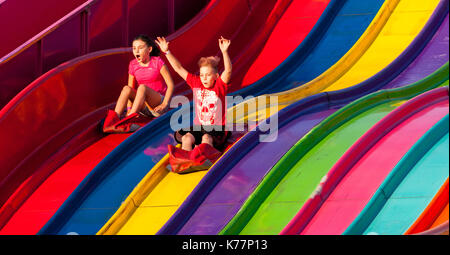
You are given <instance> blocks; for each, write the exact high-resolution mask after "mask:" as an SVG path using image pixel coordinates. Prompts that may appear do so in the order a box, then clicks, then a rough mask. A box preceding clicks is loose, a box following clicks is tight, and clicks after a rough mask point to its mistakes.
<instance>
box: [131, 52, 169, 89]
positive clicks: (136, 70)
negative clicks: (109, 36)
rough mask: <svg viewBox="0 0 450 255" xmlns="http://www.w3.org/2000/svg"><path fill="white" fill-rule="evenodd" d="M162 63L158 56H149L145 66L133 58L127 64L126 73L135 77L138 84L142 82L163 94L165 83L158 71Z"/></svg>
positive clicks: (165, 87)
mask: <svg viewBox="0 0 450 255" xmlns="http://www.w3.org/2000/svg"><path fill="white" fill-rule="evenodd" d="M163 65H164V61H163V60H162V59H161V58H160V57H151V58H150V63H149V65H148V66H147V67H145V66H141V65H139V62H137V60H136V59H133V60H131V61H130V65H129V66H128V73H129V74H130V75H133V76H134V77H135V78H136V80H137V82H138V84H139V85H142V84H143V85H145V86H147V87H149V88H151V89H153V90H155V91H156V92H158V93H160V94H161V95H163V96H164V95H165V93H166V90H167V85H166V83H165V82H164V79H163V77H162V76H161V73H160V71H161V68H162V66H163Z"/></svg>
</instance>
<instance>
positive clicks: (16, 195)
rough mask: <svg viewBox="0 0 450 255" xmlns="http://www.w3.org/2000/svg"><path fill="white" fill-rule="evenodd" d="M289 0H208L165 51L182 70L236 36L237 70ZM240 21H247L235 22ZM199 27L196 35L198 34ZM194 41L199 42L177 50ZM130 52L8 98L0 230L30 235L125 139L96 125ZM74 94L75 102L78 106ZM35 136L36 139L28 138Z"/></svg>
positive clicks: (55, 75) (97, 56)
mask: <svg viewBox="0 0 450 255" xmlns="http://www.w3.org/2000/svg"><path fill="white" fill-rule="evenodd" d="M289 2H290V0H289V1H288V0H283V1H281V0H280V1H275V0H272V1H261V2H259V3H258V1H257V2H255V3H256V5H255V6H253V8H252V10H251V11H250V10H249V6H248V5H247V3H242V1H237V0H236V1H226V2H225V1H220V0H217V1H212V2H211V3H210V4H209V5H208V6H207V7H206V8H205V9H204V10H203V11H202V12H201V13H200V14H199V15H198V16H197V17H196V18H194V20H192V21H191V22H189V24H187V25H186V26H185V27H183V28H182V29H181V30H180V31H178V32H177V33H175V34H174V35H172V36H171V37H170V38H169V39H170V40H171V42H172V43H171V47H172V50H173V51H174V52H180V54H179V58H180V59H181V60H183V61H184V63H186V66H187V67H190V68H193V67H194V66H196V61H197V57H198V56H202V55H207V54H214V53H215V52H216V51H217V50H216V47H217V45H215V44H214V45H213V44H212V43H210V42H211V41H213V42H216V41H217V38H218V37H219V36H220V35H224V36H227V37H229V38H234V37H237V36H239V38H242V40H244V41H245V42H248V41H252V44H250V45H249V44H248V43H246V44H245V47H244V45H239V44H238V43H236V46H235V49H236V51H238V50H239V49H241V50H243V49H244V48H245V49H246V51H245V53H243V54H237V53H235V55H239V56H240V57H241V61H239V60H237V61H236V69H239V68H240V67H244V68H245V66H246V65H247V63H246V60H247V59H252V56H253V55H254V54H257V52H258V50H259V48H260V47H261V45H262V44H263V43H264V41H265V39H266V38H265V36H267V35H268V34H269V33H270V31H271V26H272V27H273V25H274V24H275V23H276V22H275V21H276V19H277V17H278V15H279V12H280V11H282V10H283V9H285V8H286V6H287V5H288V4H289ZM274 7H276V8H274ZM218 13H220V14H221V15H223V19H220V20H218V19H216V17H217V16H218ZM231 13H232V14H233V15H234V14H237V13H238V14H239V15H238V16H239V17H241V19H237V18H236V19H233V22H230V21H229V20H227V19H226V17H227V15H231ZM211 19H214V20H215V21H214V22H215V24H216V26H217V27H221V30H220V31H218V30H217V31H216V30H210V29H206V30H205V27H208V28H210V26H211ZM274 19H275V21H274ZM244 20H245V21H247V23H245V24H244V25H243V24H242V21H244ZM263 21H264V22H266V21H267V26H264V27H262V28H261V30H251V31H254V32H253V33H249V32H248V31H246V30H245V29H247V28H249V27H254V26H255V24H261V23H263ZM239 28H240V29H239ZM204 31H209V32H208V33H204ZM236 31H237V32H236ZM200 32H201V34H202V37H199V36H198V34H199V33H200ZM219 33H220V34H219ZM231 35H233V36H231ZM193 38H195V40H193ZM194 41H195V43H198V44H202V45H204V47H203V48H198V47H195V49H192V50H190V51H183V48H184V47H186V46H189V45H190V44H193V43H194ZM182 42H185V44H183V43H182ZM214 46H215V47H214ZM183 52H184V54H181V53H183ZM131 57H132V56H131V54H130V49H129V48H123V49H112V50H105V51H100V52H96V53H92V54H88V55H86V56H83V57H81V58H77V59H75V60H73V61H70V62H68V63H65V64H63V65H61V66H59V67H58V68H56V69H53V70H52V71H50V72H48V73H46V74H45V75H44V76H42V77H40V78H39V79H38V80H36V81H35V82H34V83H33V84H31V85H30V86H28V87H27V89H26V90H25V91H22V92H21V93H20V94H19V96H18V97H16V98H17V100H16V101H15V102H14V104H12V103H10V104H8V106H7V107H5V108H4V109H2V111H1V113H0V116H2V117H1V118H0V123H1V124H0V129H1V131H2V139H4V141H10V140H11V142H7V143H5V144H9V146H8V147H7V148H6V147H5V148H1V152H2V156H3V157H2V159H1V160H2V162H1V163H2V165H3V166H5V168H4V169H5V172H4V173H3V172H2V173H1V174H2V176H1V177H2V179H1V180H2V181H1V185H2V194H1V195H2V197H1V200H0V201H1V202H2V203H1V204H2V205H3V206H2V208H1V211H0V223H1V226H5V224H6V223H8V226H5V227H4V228H3V229H2V233H30V234H31V233H36V232H37V231H39V229H40V228H41V227H42V226H43V225H44V224H45V223H46V222H47V221H48V219H50V218H51V217H52V215H53V213H54V212H55V211H56V210H57V209H58V208H59V207H60V205H61V204H62V203H63V202H64V201H65V200H66V198H67V197H68V196H69V195H70V194H71V193H72V191H73V190H74V189H75V188H76V187H77V186H78V185H79V184H80V182H81V181H82V180H83V179H84V178H85V177H86V176H87V175H88V173H89V172H90V171H91V170H92V169H93V168H94V167H95V166H96V165H97V164H98V162H100V161H101V160H102V159H103V157H105V156H106V155H108V153H109V152H110V151H111V150H113V149H114V148H115V147H116V146H117V145H118V144H120V142H122V141H123V140H124V139H125V138H126V137H128V135H109V136H106V137H103V135H102V134H101V133H100V132H99V131H98V128H97V126H98V123H99V121H100V120H101V119H102V118H103V117H104V116H105V113H106V109H107V108H109V107H111V105H112V104H113V103H114V102H115V101H116V100H117V97H118V95H119V93H120V90H121V88H122V87H123V82H124V81H126V75H127V72H126V70H127V66H128V62H129V60H130V59H131ZM94 70H95V71H96V73H95V75H93V71H94ZM174 77H175V76H174ZM61 81H64V82H63V83H62V82H61ZM99 84H100V85H101V86H99ZM182 87H185V85H184V84H182V83H180V84H178V85H177V90H178V91H179V93H181V91H183V89H182ZM105 91H108V93H107V94H105V93H104V92H105ZM50 95H53V97H52V99H53V101H50V100H49V99H48V98H49V96H50ZM61 95H63V96H61ZM64 95H65V96H64ZM86 95H89V96H86ZM81 98H83V100H82V101H83V104H79V102H80V101H79V100H80V99H81ZM36 102H40V103H41V108H38V109H36V108H35V107H34V106H35V104H36ZM55 105H56V107H55ZM75 106H76V107H75ZM24 113H25V115H24ZM24 116H25V118H24ZM27 123H33V125H31V124H30V125H29V124H27ZM49 123H51V124H52V125H49ZM23 126H27V127H28V130H27V132H23V133H21V134H20V136H22V137H23V139H22V140H21V143H17V141H16V142H13V141H12V140H14V139H15V137H16V136H13V135H11V134H16V133H17V132H18V131H21V130H23V128H21V127H23ZM35 133H39V134H40V136H35V135H33V134H35ZM25 138H28V139H25ZM24 155H27V156H24ZM24 159H25V160H24ZM69 159H70V160H69ZM2 169H3V168H2ZM6 170H8V171H7V172H6ZM142 176H143V175H142ZM142 176H141V177H140V178H142ZM138 178H139V177H138ZM133 186H134V185H133ZM42 201H51V203H43V202H42ZM25 202H26V203H25ZM19 209H20V210H19ZM16 212H17V213H16ZM13 216H14V217H13ZM23 222H26V223H23Z"/></svg>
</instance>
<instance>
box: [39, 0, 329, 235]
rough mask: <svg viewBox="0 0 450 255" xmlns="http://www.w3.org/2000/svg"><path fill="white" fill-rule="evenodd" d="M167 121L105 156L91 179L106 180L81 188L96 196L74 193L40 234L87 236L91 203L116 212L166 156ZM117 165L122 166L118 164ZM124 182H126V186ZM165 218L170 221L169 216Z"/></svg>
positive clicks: (182, 182)
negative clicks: (84, 223) (83, 222)
mask: <svg viewBox="0 0 450 255" xmlns="http://www.w3.org/2000/svg"><path fill="white" fill-rule="evenodd" d="M300 2H303V3H305V2H304V1H300ZM318 4H320V5H319V6H322V8H317V7H318V6H317V5H311V6H310V7H308V8H311V10H316V11H320V13H321V12H322V11H323V10H324V9H325V6H324V5H323V2H318ZM298 6H299V5H298V4H297V8H299V7H298ZM300 6H302V5H300ZM320 13H319V15H317V17H316V19H318V18H319V16H320ZM291 15H292V14H291ZM309 15H310V13H309ZM290 18H291V19H295V17H292V16H291V17H290ZM300 20H301V19H300ZM287 24H289V23H285V25H287ZM291 25H295V26H297V23H296V22H293V23H291ZM311 28H312V25H311ZM277 29H278V26H277V27H276V29H275V30H277ZM275 30H274V31H275ZM302 33H303V32H302ZM300 39H302V37H300ZM287 43H289V44H290V42H287ZM289 44H288V46H289ZM292 46H293V47H292ZM296 46H297V45H291V46H289V48H291V49H292V50H294V49H295V47H296ZM271 50H278V47H275V48H274V49H271ZM288 54H289V53H288ZM268 55H270V54H268ZM266 56H267V54H266ZM261 57H264V55H263V54H261ZM260 62H261V63H264V62H265V61H260ZM233 69H234V70H236V69H235V68H234V64H233ZM236 71H238V70H236ZM239 73H240V72H237V75H238V76H239ZM234 81H235V80H234V78H233V82H234ZM164 118H165V120H164ZM169 118H170V115H169V116H163V117H162V118H158V119H156V120H155V121H153V122H152V123H150V124H149V125H147V126H146V127H144V128H143V129H141V130H139V131H138V132H136V133H135V134H134V135H133V136H131V137H130V138H129V139H127V140H126V141H125V142H124V143H122V144H121V145H120V146H119V147H117V149H116V150H114V151H113V152H112V153H111V154H110V155H108V157H107V158H105V160H104V161H102V162H101V163H100V165H98V167H97V168H96V169H94V171H95V173H93V174H92V176H95V175H106V176H107V177H108V178H104V179H102V180H101V183H96V181H97V182H98V180H92V181H91V183H89V184H85V185H83V186H84V187H90V188H89V189H93V187H95V190H96V192H92V193H91V190H88V189H85V190H77V191H76V192H75V193H74V196H73V197H71V198H69V200H68V201H67V202H66V204H65V205H67V206H66V207H65V206H63V208H62V210H60V211H59V212H58V213H57V215H55V216H56V217H54V219H52V222H50V223H49V224H48V225H47V226H46V228H45V229H43V231H41V233H67V232H77V233H86V231H85V230H81V232H78V231H80V225H79V224H77V225H76V223H77V222H76V219H77V218H79V217H83V216H82V214H90V213H93V214H95V215H99V213H98V212H95V211H93V210H85V209H84V208H88V207H86V206H89V205H88V204H89V203H92V202H94V201H99V200H101V201H102V203H108V204H110V205H109V206H108V207H109V208H111V207H113V208H116V209H117V208H119V206H120V204H121V202H122V201H123V200H124V199H125V198H126V197H127V196H128V195H129V194H130V193H131V191H132V188H134V187H135V186H136V184H137V183H138V182H139V181H140V180H141V179H142V177H143V175H145V174H146V173H147V172H148V171H149V169H151V167H152V166H154V164H155V162H158V161H159V160H160V159H161V158H162V156H163V155H164V154H165V153H166V152H167V144H168V143H173V138H171V137H170V136H169V134H171V133H172V131H171V129H170V127H169V121H168V120H169ZM135 139H136V140H135ZM136 141H139V142H138V143H136ZM149 141H151V142H149ZM121 151H128V152H131V151H133V152H132V153H130V154H131V155H130V154H128V155H127V157H126V158H124V157H121V156H120V157H118V155H124V154H123V153H122V152H121ZM116 153H118V154H116ZM113 161H114V162H113ZM119 161H120V162H121V163H120V164H117V163H118V162H119ZM111 163H113V164H114V165H117V166H118V167H114V166H111ZM113 170H114V171H113ZM106 171H108V172H106ZM109 171H111V172H109ZM130 171H135V172H136V173H137V172H139V174H142V176H138V177H136V176H132V175H130ZM150 172H154V171H150ZM124 174H125V175H126V176H127V180H125V179H124V178H123V176H124ZM199 174H204V173H199ZM156 175H157V176H159V177H160V178H163V179H164V180H166V181H161V179H159V180H158V179H156V180H155V185H156V184H161V185H156V186H158V187H162V189H163V190H171V187H173V186H171V185H178V186H176V188H177V189H178V190H181V191H184V190H189V188H190V187H191V190H192V189H193V188H194V186H195V184H194V185H192V183H195V182H197V183H198V177H196V176H198V174H192V175H189V176H183V178H180V177H177V178H179V179H180V181H179V182H177V181H175V180H173V178H175V177H171V176H172V175H168V174H167V170H164V171H163V172H158V174H156ZM167 176H168V177H167ZM169 177H170V178H171V179H170V178H169ZM117 178H120V179H117ZM190 178H192V179H190ZM196 178H197V180H196ZM88 179H89V177H88ZM169 180H171V181H169ZM117 181H120V183H121V185H120V187H121V189H120V190H117V189H116V190H117V192H118V193H119V192H120V194H111V192H110V190H109V189H105V188H107V187H110V185H111V184H112V183H117ZM125 182H129V184H127V183H125ZM167 183H170V185H166V184H167ZM90 185H92V186H90ZM155 185H153V186H150V187H151V188H152V189H153V188H154V187H155ZM164 185H166V186H164ZM180 185H184V186H180ZM185 187H186V188H185ZM87 191H88V192H89V193H90V195H89V196H87V198H86V195H87V194H86V195H85V194H84V193H85V192H87ZM153 194H158V195H159V196H164V194H166V195H169V194H170V193H169V192H165V193H164V192H158V193H156V192H155V193H153ZM188 194H189V192H187V194H186V195H185V196H187V195H188ZM183 195H184V193H183V192H180V194H179V195H178V196H177V198H178V199H181V201H180V203H181V202H182V196H183ZM180 197H181V198H180ZM80 198H81V199H83V201H81V200H80ZM84 198H86V199H85V200H84ZM177 198H174V199H177ZM155 201H158V200H155ZM159 201H161V198H160V199H159ZM164 201H165V200H164ZM71 203H80V204H81V205H80V204H78V205H76V208H73V207H71V206H70V207H69V205H70V204H71ZM96 203H98V202H96ZM111 204H112V205H111ZM72 209H74V210H73V211H72ZM163 209H164V208H163ZM169 209H170V208H169ZM65 211H66V212H65ZM114 211H115V210H114ZM114 211H112V213H111V215H110V216H112V214H113V213H114ZM67 214H70V217H71V220H69V221H64V222H62V221H59V220H58V219H57V218H58V217H60V218H61V219H62V218H63V217H65V216H64V215H67ZM110 216H109V217H110ZM102 217H103V216H102ZM109 217H104V218H102V219H100V217H99V220H98V222H95V224H92V229H90V230H89V231H92V230H94V228H97V229H96V230H95V232H97V231H98V230H100V228H101V227H102V226H103V224H105V223H106V221H107V220H108V219H109ZM166 217H167V216H166ZM168 217H170V215H169V216H168ZM150 218H152V217H150ZM155 221H157V219H155ZM163 223H164V222H162V224H163ZM58 224H61V225H64V224H65V225H64V226H57V225H58ZM53 228H56V229H58V230H57V231H61V232H57V231H55V230H53ZM73 229H77V230H78V231H77V230H73ZM156 230H157V229H156ZM83 231H84V232H83ZM148 231H152V229H150V228H149V229H148ZM95 232H94V233H95ZM88 233H92V232H88Z"/></svg>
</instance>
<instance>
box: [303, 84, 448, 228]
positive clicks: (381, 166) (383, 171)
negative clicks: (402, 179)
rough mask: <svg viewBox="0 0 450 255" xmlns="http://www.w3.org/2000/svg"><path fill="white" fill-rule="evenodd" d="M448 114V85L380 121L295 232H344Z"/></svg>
mask: <svg viewBox="0 0 450 255" xmlns="http://www.w3.org/2000/svg"><path fill="white" fill-rule="evenodd" d="M447 114H448V88H447V87H443V88H437V89H434V90H432V91H429V92H427V93H424V94H421V95H419V96H417V97H415V98H413V99H411V100H409V101H408V102H406V103H405V104H403V105H402V106H401V107H399V108H397V109H396V110H394V111H393V112H392V113H390V114H389V115H387V116H386V117H385V118H383V119H382V120H381V121H379V122H378V123H377V124H376V125H375V126H373V127H372V128H371V129H370V130H369V131H367V132H366V133H365V134H364V135H363V136H362V137H361V138H360V139H359V140H358V141H357V142H356V143H355V144H354V145H353V146H352V147H351V148H350V149H349V150H348V151H347V152H346V153H345V154H344V155H343V156H342V157H341V158H340V159H339V161H338V162H337V163H336V165H334V166H333V168H332V169H331V170H330V172H329V173H328V174H327V175H326V178H325V180H324V181H323V183H321V185H320V190H319V191H317V193H316V194H313V195H312V197H311V198H310V199H309V200H308V201H307V203H306V205H305V206H304V207H302V209H301V210H300V212H299V214H298V215H296V217H295V219H294V221H295V220H298V219H299V220H298V222H297V223H295V224H298V225H299V226H298V228H297V229H296V232H297V233H299V234H307V235H308V234H309V235H312V234H342V233H343V232H344V231H345V229H346V228H347V227H348V226H349V225H350V224H351V223H352V221H353V220H354V219H355V218H356V216H358V214H359V213H360V212H361V210H362V209H363V208H364V206H365V205H366V204H367V202H368V201H369V200H370V198H371V197H372V196H373V194H374V193H375V191H376V190H377V188H378V187H379V186H380V185H381V183H382V182H383V180H385V178H386V177H387V175H388V174H389V173H390V172H391V170H392V169H393V168H394V167H395V165H396V164H397V162H398V161H399V160H400V159H401V158H402V157H403V155H404V154H405V153H406V152H407V151H408V150H409V148H411V146H412V145H414V143H415V142H417V140H418V139H420V137H422V136H423V135H424V134H425V133H426V132H427V131H428V130H429V129H430V128H431V127H432V126H433V125H435V124H436V123H437V122H438V121H439V120H441V119H442V118H443V117H444V116H445V115H447ZM405 138H406V139H405Z"/></svg>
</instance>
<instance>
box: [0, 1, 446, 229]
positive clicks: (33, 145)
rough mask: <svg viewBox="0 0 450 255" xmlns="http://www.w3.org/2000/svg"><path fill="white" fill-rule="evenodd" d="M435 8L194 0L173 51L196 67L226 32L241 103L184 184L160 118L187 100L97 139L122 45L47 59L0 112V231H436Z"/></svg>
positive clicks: (442, 98) (439, 27)
mask: <svg viewBox="0 0 450 255" xmlns="http://www.w3.org/2000/svg"><path fill="white" fill-rule="evenodd" d="M122 2H123V3H124V1H122ZM125 2H126V1H125ZM448 3H449V1H448V0H428V1H420V0H386V1H383V0H370V1H357V0H345V1H340V0H320V1H317V0H267V1H266V0H251V1H240V0H230V1H223V0H212V1H210V2H209V4H208V5H207V6H206V7H205V8H204V9H203V10H202V11H201V12H200V13H199V14H198V15H197V16H196V17H195V18H194V19H193V20H191V21H190V22H189V23H188V24H187V25H185V26H184V27H182V28H181V29H180V30H178V31H177V32H176V33H174V34H172V35H171V36H169V37H168V39H169V41H170V42H171V51H172V52H174V54H175V55H176V56H177V57H178V58H179V59H180V62H182V63H183V64H184V65H185V67H186V68H187V69H188V70H190V71H195V70H196V69H197V67H196V62H197V60H198V58H199V57H200V56H207V55H214V54H218V55H220V52H219V50H218V47H217V38H219V37H220V36H224V37H227V38H230V39H231V40H232V45H233V46H232V47H231V52H230V55H231V56H232V58H233V60H232V62H233V77H232V84H231V89H230V91H231V95H234V96H242V98H245V100H246V101H244V102H241V103H235V104H236V105H233V104H229V105H228V107H229V108H228V119H229V121H230V119H232V118H231V117H230V116H235V119H233V120H232V121H233V122H234V123H242V122H248V123H247V126H246V129H245V130H243V131H239V132H234V133H233V137H232V139H230V141H229V142H230V145H229V146H228V148H227V150H226V151H225V152H224V154H223V156H222V157H221V158H220V159H219V160H218V161H217V162H216V163H215V164H214V165H213V166H212V167H211V168H210V169H209V170H208V171H200V172H194V173H189V174H184V175H180V174H174V173H172V172H170V171H168V170H167V164H168V155H167V154H166V153H167V145H168V144H175V141H174V138H173V131H172V129H171V127H170V126H169V125H170V122H169V119H171V117H173V116H174V115H173V114H179V113H180V109H181V110H182V111H186V110H189V107H191V108H192V103H191V104H190V106H189V105H188V106H189V107H187V108H186V105H183V106H182V107H181V108H177V109H173V110H172V111H169V112H168V113H166V114H164V115H162V116H161V117H159V118H156V119H154V120H153V121H151V122H150V123H149V124H148V125H146V126H145V127H143V128H141V129H140V130H138V131H136V132H135V133H133V134H119V135H107V136H104V135H103V134H101V132H100V130H99V125H98V124H99V122H100V120H101V119H102V118H104V116H105V112H106V110H107V109H110V108H111V107H113V106H114V103H115V100H116V99H117V96H118V94H119V92H120V90H121V88H122V87H123V85H124V84H123V83H124V82H125V81H126V70H127V66H128V62H129V60H130V59H131V58H132V55H131V54H130V49H129V48H116V49H109V50H103V51H99V52H94V53H90V54H87V55H84V56H81V57H77V58H74V59H72V60H70V61H67V62H65V63H63V64H61V65H59V66H58V67H56V68H54V69H52V70H50V71H49V72H47V73H46V74H44V75H42V76H40V77H39V78H38V79H36V80H35V81H34V82H33V83H31V84H30V85H29V86H28V87H27V88H25V89H24V90H22V91H21V92H20V93H19V94H18V95H17V96H16V97H15V98H14V99H13V100H11V101H10V102H9V103H8V104H7V105H6V107H4V108H3V109H1V110H0V139H1V140H2V141H5V143H2V144H5V145H6V144H8V146H0V154H1V155H2V158H0V164H1V165H2V166H5V168H3V167H2V170H0V188H1V189H2V193H1V194H0V234H36V233H38V234H62V235H64V234H96V233H97V234H106V235H112V234H125V235H129V234H186V235H192V234H233V235H234V234H279V233H281V234H354V233H357V234H436V233H438V234H442V233H448V171H446V170H447V169H446V167H447V168H448V156H445V157H444V156H442V155H444V153H446V152H447V154H448V78H449V77H448V76H449V64H448V59H449V53H448V43H449V42H448V22H449V21H448V5H449V4H448ZM122 8H124V7H123V6H122ZM127 8H129V7H128V6H127ZM119 9H120V8H119ZM81 17H83V15H81ZM230 17H232V18H230ZM81 24H85V23H83V21H82V22H81ZM85 25H86V24H85ZM116 25H117V24H116ZM122 27H123V26H122ZM130 32H131V31H126V32H123V33H122V34H121V39H123V38H126V39H129V36H130ZM155 36H156V35H155ZM81 45H82V47H84V50H86V49H89V45H88V44H83V43H81ZM185 49H189V50H185ZM41 64H42V63H41ZM41 68H42V66H41ZM124 70H125V71H124ZM172 71H173V70H172ZM172 73H173V78H174V80H175V82H176V88H175V94H176V95H185V96H187V97H188V98H191V97H192V95H191V94H192V93H191V91H190V89H189V88H188V87H187V86H186V84H185V83H184V81H182V80H181V79H180V78H179V77H178V75H176V74H175V72H172ZM445 86H447V87H445ZM437 87H440V88H437ZM105 91H108V93H106V94H105V93H104V92H105ZM371 93H372V94H371ZM249 96H252V97H249ZM253 96H258V97H256V98H255V97H253ZM270 96H276V97H277V98H278V100H277V104H275V103H272V102H271V101H270V100H267V99H268V98H269V97H270ZM80 102H81V103H80ZM250 102H255V103H258V106H261V105H265V106H266V109H263V110H260V109H258V110H257V111H253V112H246V111H243V110H242V109H244V108H247V109H251V108H250V107H247V106H249V103H250ZM36 106H38V107H36ZM274 113H276V114H274ZM191 118H192V115H191ZM253 120H256V121H257V122H252V124H250V121H253ZM260 121H262V122H260ZM258 122H259V123H258ZM267 122H269V123H272V122H275V123H277V124H278V125H277V130H270V132H271V133H270V135H271V136H269V139H270V138H276V139H275V140H274V141H273V142H264V141H261V139H260V137H261V136H262V135H267V134H268V132H267V129H264V128H265V127H267ZM264 125H266V126H264ZM24 127H26V130H25V128H24ZM249 131H250V132H249ZM272 131H275V133H272ZM36 134H39V135H36ZM17 137H21V139H17ZM386 151H390V153H385V152H386ZM447 154H446V155H447ZM261 155H264V158H265V160H263V161H262V160H261ZM436 162H437V163H436ZM437 164H438V165H439V166H438V167H436V166H437ZM430 169H432V171H433V174H430V171H431V170H430ZM443 169H444V170H445V171H444V170H443ZM431 175H432V176H431ZM424 176H426V179H427V181H426V182H421V181H423V180H424ZM446 178H447V181H446V182H445V183H444V181H445V179H446ZM411 187H419V188H417V189H414V190H413V189H411ZM355 190H357V191H358V192H354V191H355ZM413 191H414V194H415V195H416V194H418V195H417V196H413V198H411V196H410V194H411V192H413ZM446 192H447V194H446ZM446 195H447V196H446ZM404 211H407V212H404ZM403 212H404V213H403ZM336 219H339V220H336ZM386 222H391V223H392V224H391V223H389V224H390V225H391V227H389V228H386V227H385V226H383V225H385V223H386Z"/></svg>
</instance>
